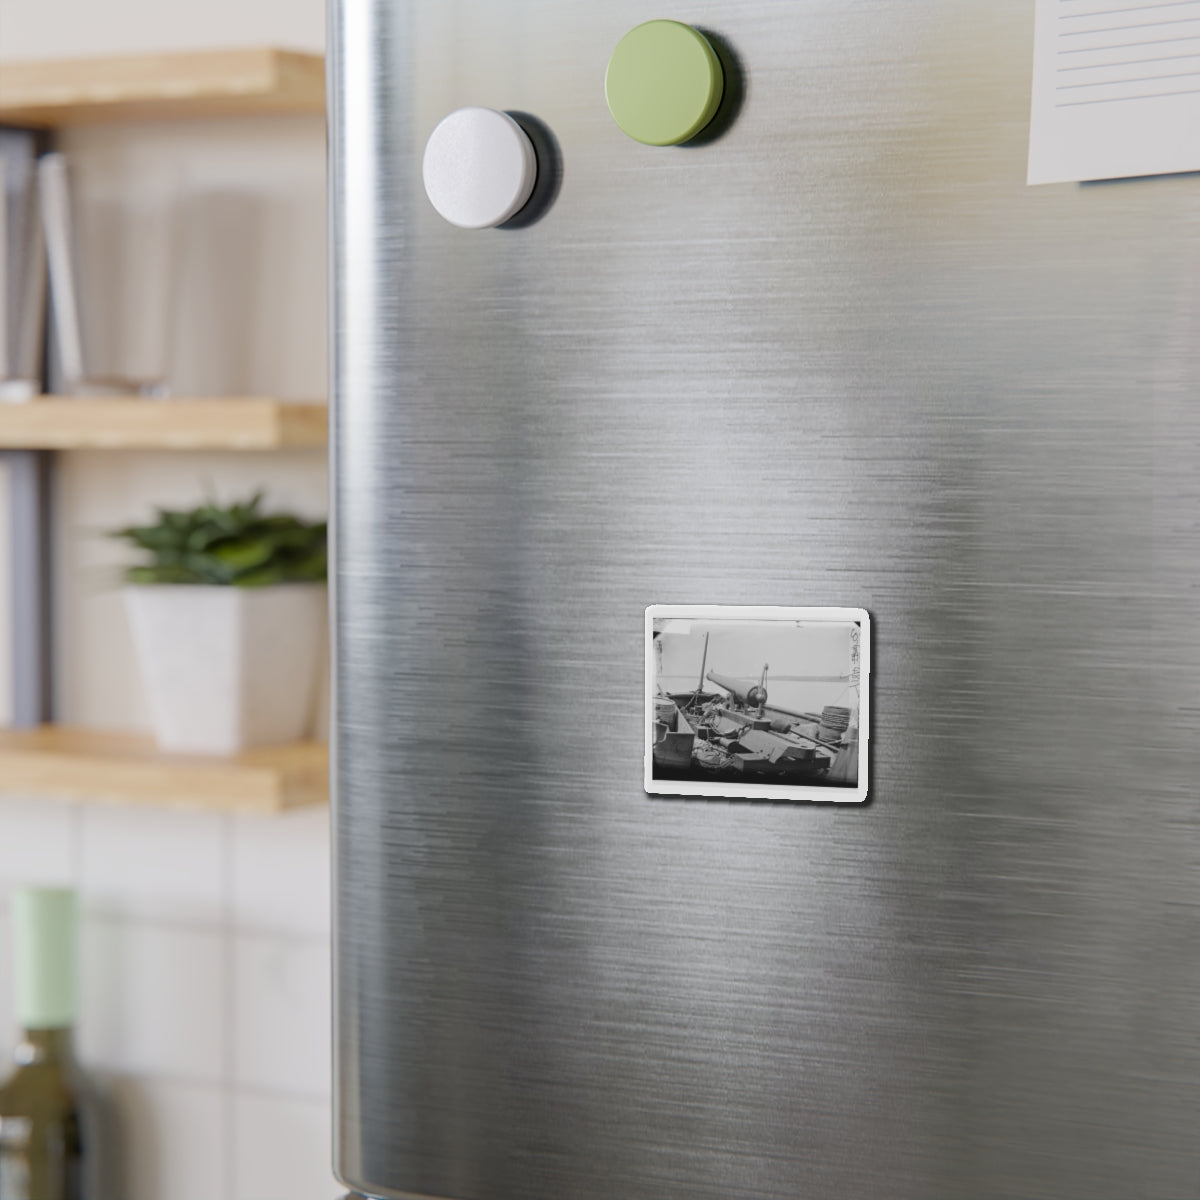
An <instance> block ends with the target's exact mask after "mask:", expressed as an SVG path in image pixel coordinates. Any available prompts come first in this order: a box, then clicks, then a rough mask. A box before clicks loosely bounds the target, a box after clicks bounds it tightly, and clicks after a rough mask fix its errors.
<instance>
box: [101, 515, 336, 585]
mask: <svg viewBox="0 0 1200 1200" xmlns="http://www.w3.org/2000/svg"><path fill="white" fill-rule="evenodd" d="M262 499H263V498H262V493H261V492H260V493H259V494H258V495H255V496H252V497H251V498H250V499H249V500H248V501H246V502H245V503H244V504H231V505H229V507H228V508H222V507H220V506H219V505H216V504H204V505H201V506H200V507H199V508H193V509H189V510H186V511H183V512H172V511H170V510H168V509H165V508H160V509H159V510H158V520H157V521H156V522H155V523H154V524H153V525H131V526H129V527H128V528H127V529H118V530H114V532H113V533H112V535H111V536H113V537H115V538H119V539H120V540H122V541H126V542H130V543H131V544H132V545H134V546H136V547H137V548H138V549H139V550H145V551H147V552H148V553H149V554H150V555H151V561H150V562H149V563H148V564H144V565H141V566H135V567H129V568H127V569H126V571H125V580H126V582H128V583H203V584H215V585H220V586H225V587H267V586H268V585H270V584H273V583H316V582H322V581H323V580H324V579H325V575H326V568H327V558H326V524H325V522H324V521H303V520H301V519H300V518H299V517H295V516H291V515H289V514H286V513H276V514H271V515H267V514H265V513H264V512H263V511H262Z"/></svg>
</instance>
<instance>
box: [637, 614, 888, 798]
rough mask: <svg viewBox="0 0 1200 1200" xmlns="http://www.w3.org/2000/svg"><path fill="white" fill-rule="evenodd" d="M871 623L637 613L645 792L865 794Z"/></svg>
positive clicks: (837, 617) (861, 618)
mask: <svg viewBox="0 0 1200 1200" xmlns="http://www.w3.org/2000/svg"><path fill="white" fill-rule="evenodd" d="M870 672H871V618H870V616H869V615H868V614H867V612H866V610H865V609H861V608H766V607H754V606H751V607H733V606H727V605H682V604H654V605H651V606H650V607H649V608H648V609H646V791H647V792H648V793H649V794H650V795H652V796H704V797H708V798H710V799H715V798H721V797H724V798H725V799H728V800H764V801H793V802H797V803H811V802H813V801H820V802H825V803H841V804H859V803H861V802H862V801H863V800H865V799H866V798H867V738H868V712H867V705H868V697H869V694H870V687H869V681H870Z"/></svg>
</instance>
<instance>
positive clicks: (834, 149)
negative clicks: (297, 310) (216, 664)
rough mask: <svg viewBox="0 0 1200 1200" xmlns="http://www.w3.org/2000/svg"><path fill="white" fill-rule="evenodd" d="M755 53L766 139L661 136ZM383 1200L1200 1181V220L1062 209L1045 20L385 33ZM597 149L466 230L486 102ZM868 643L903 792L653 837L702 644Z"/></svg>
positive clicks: (380, 583)
mask: <svg viewBox="0 0 1200 1200" xmlns="http://www.w3.org/2000/svg"><path fill="white" fill-rule="evenodd" d="M660 16H661V17H675V18H678V19H680V20H683V21H687V22H690V23H693V24H696V25H698V26H700V27H702V28H705V29H709V30H712V31H715V32H716V33H717V34H719V35H721V36H722V37H723V38H724V39H726V41H727V42H728V45H729V47H730V48H731V49H732V51H733V53H734V54H736V57H737V60H738V61H739V62H740V63H741V64H742V68H743V71H744V97H743V101H742V105H741V110H740V113H739V114H738V116H737V120H736V122H735V123H734V124H733V125H732V126H731V127H730V128H729V129H728V131H727V132H726V133H725V134H724V136H722V137H720V138H719V139H717V140H715V141H711V142H710V143H709V144H707V145H704V146H700V147H685V148H680V149H669V150H662V149H653V148H650V147H647V146H642V145H639V144H637V143H635V142H633V141H631V140H629V139H628V138H627V137H625V136H624V135H623V134H622V133H621V132H620V131H619V130H618V129H617V127H616V126H615V124H614V123H613V121H612V120H611V118H610V117H609V115H608V112H607V111H606V108H605V103H604V93H603V78H604V69H605V63H606V60H607V57H608V54H609V53H610V51H611V49H612V47H613V46H614V45H615V44H616V42H617V41H618V39H619V38H620V37H621V36H622V35H623V34H624V33H625V32H626V31H627V30H628V29H629V28H630V27H632V26H633V25H635V24H637V23H638V22H639V21H642V20H646V19H648V18H651V17H660ZM332 34H333V37H332V46H331V63H332V85H333V86H332V100H333V121H332V167H333V179H332V200H333V237H334V249H333V254H334V301H335V309H334V314H335V315H334V324H335V337H336V353H335V358H336V362H335V368H334V370H335V376H334V393H335V395H334V400H335V409H334V438H335V445H334V451H333V459H334V466H335V469H336V473H337V480H336V514H335V525H336V540H337V580H336V609H337V613H336V630H337V654H338V661H337V672H336V678H337V730H336V757H337V781H336V793H337V795H336V802H335V822H336V875H337V883H336V890H337V914H336V930H337V948H336V971H335V973H336V1021H337V1104H336V1107H337V1145H338V1169H339V1172H340V1175H341V1177H342V1178H343V1179H344V1180H345V1182H346V1183H347V1184H348V1185H350V1186H351V1187H353V1188H354V1189H357V1190H359V1191H361V1192H363V1193H365V1194H370V1195H375V1196H381V1197H395V1196H407V1195H427V1196H438V1197H454V1198H456V1200H485V1198H486V1200H518V1198H520V1200H563V1198H567V1197H569V1198H570V1200H601V1198H603V1200H611V1198H612V1197H620V1198H622V1200H684V1198H685V1197H686V1198H688V1200H699V1198H710V1200H729V1198H731V1197H736V1198H738V1200H750V1198H754V1200H796V1198H797V1197H804V1200H835V1198H836V1200H844V1198H845V1197H860V1196H872V1195H874V1196H887V1197H890V1198H892V1200H906V1198H911V1200H933V1198H939V1197H944V1198H945V1200H962V1197H965V1196H970V1197H972V1198H974V1200H993V1198H994V1200H1001V1198H1010V1197H1018V1196H1019V1197H1022V1198H1024V1200H1036V1198H1046V1200H1076V1198H1078V1200H1094V1198H1095V1197H1097V1196H1108V1197H1115V1196H1145V1197H1154V1198H1161V1200H1166V1198H1167V1197H1184V1196H1195V1195H1197V1193H1198V1192H1200V1139H1198V1138H1197V1132H1196V1113H1197V1111H1198V1106H1200V999H1198V997H1200V953H1198V951H1197V918H1198V916H1200V816H1198V808H1197V785H1198V782H1200V748H1198V747H1200V739H1198V736H1197V735H1198V733H1200V728H1198V726H1200V719H1198V718H1200V639H1198V638H1197V637H1196V630H1197V618H1198V616H1200V614H1198V612H1197V605H1198V597H1200V553H1198V550H1200V546H1198V537H1197V529H1198V522H1200V485H1198V484H1197V482H1196V457H1197V446H1198V444H1200V181H1198V180H1197V178H1196V177H1195V176H1190V177H1189V176H1180V177H1176V178H1167V179H1158V180H1149V181H1138V182H1128V183H1119V184H1111V185H1100V186H1087V187H1079V186H1054V187H1045V188H1037V189H1029V188H1026V186H1025V184H1024V175H1025V152H1026V136H1027V120H1028V103H1029V84H1030V63H1031V49H1032V7H1031V6H1030V5H1027V4H1022V5H1016V4H988V3H984V2H983V0H970V2H967V3H964V2H963V0H876V2H872V3H864V4H844V3H827V2H818V0H805V2H798V0H758V2H757V3H748V2H747V0H693V3H691V4H687V5H685V4H682V3H679V2H678V0H664V2H663V3H662V4H660V5H659V6H657V7H653V8H648V7H647V6H646V5H645V4H642V3H635V2H634V0H605V2H604V3H581V2H578V0H506V2H503V3H501V2H498V0H475V2H466V0H335V2H334V4H333V12H332ZM467 104H479V105H485V106H491V107H495V108H499V109H506V110H510V111H518V112H526V113H530V114H533V115H535V116H536V117H538V118H540V119H541V120H543V121H544V122H545V123H546V124H547V125H548V127H549V128H550V129H551V130H552V131H553V133H554V135H555V137H556V139H557V142H558V145H559V147H560V150H561V157H562V164H563V166H562V181H561V191H560V194H559V195H558V198H557V201H556V203H555V204H554V206H553V208H552V209H551V210H550V211H549V213H548V214H547V215H546V216H545V217H544V219H542V220H541V221H540V222H538V223H537V224H534V225H532V226H531V227H529V228H526V229H523V230H500V231H486V232H482V233H472V232H467V231H464V230H460V229H455V228H453V227H451V226H450V225H448V224H446V223H445V222H444V221H442V220H441V219H440V218H439V217H438V216H437V215H436V213H435V212H434V211H433V210H432V208H431V207H430V205H429V204H428V202H427V200H426V198H425V196H424V194H423V191H422V186H421V152H422V149H423V146H424V142H425V139H426V138H427V136H428V134H429V132H430V131H431V130H432V129H433V127H434V125H435V124H436V123H437V122H438V121H439V120H440V118H441V117H443V116H444V115H445V114H446V113H448V112H450V111H451V110H452V109H455V108H458V107H460V106H462V105H467ZM656 602H657V603H692V602H699V603H736V604H746V603H762V604H783V605H790V604H831V605H845V606H862V607H865V608H867V609H869V610H870V612H871V613H872V616H873V626H874V647H873V649H874V654H873V673H874V689H873V693H874V694H873V704H872V722H871V725H872V743H871V744H872V765H871V772H872V774H871V779H872V796H873V799H872V801H871V802H870V803H869V804H868V805H866V806H864V807H862V808H855V809H845V808H840V807H839V808H836V809H835V808H832V807H830V808H826V807H818V806H810V807H789V806H761V805H752V804H744V803H743V804H725V803H705V802H684V801H677V802H672V801H664V800H652V799H650V798H648V797H647V796H646V795H645V793H644V792H643V789H642V720H643V614H644V610H645V608H646V606H647V605H648V604H651V603H656Z"/></svg>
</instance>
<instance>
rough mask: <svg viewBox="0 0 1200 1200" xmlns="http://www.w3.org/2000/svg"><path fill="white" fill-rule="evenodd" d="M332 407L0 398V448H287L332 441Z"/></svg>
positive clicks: (245, 400) (235, 400)
mask: <svg viewBox="0 0 1200 1200" xmlns="http://www.w3.org/2000/svg"><path fill="white" fill-rule="evenodd" d="M327 425H328V410H327V409H326V406H325V405H324V404H312V403H303V404H300V403H297V404H292V403H288V402H286V401H282V400H272V399H269V398H267V397H263V396H235V397H223V398H221V399H188V400H140V399H118V400H92V399H68V398H63V397H56V396H41V397H38V398H37V399H35V400H27V401H24V402H16V403H7V404H5V403H0V449H8V450H286V449H291V448H303V447H320V446H324V445H325V444H326V440H327Z"/></svg>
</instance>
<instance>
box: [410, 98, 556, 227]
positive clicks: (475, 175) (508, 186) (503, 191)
mask: <svg viewBox="0 0 1200 1200" xmlns="http://www.w3.org/2000/svg"><path fill="white" fill-rule="evenodd" d="M421 173H422V176H423V177H424V180H425V194H426V195H427V196H428V197H429V202H430V203H431V204H432V205H433V207H434V208H436V209H437V210H438V212H439V213H441V215H442V216H443V217H445V218H446V220H447V221H449V222H450V224H451V225H458V226H460V227H461V228H463V229H492V228H494V227H495V226H497V225H503V224H504V222H505V221H507V220H509V219H510V218H512V217H515V216H516V215H517V213H518V212H520V211H521V209H522V208H523V207H524V206H525V202H526V201H527V200H528V199H529V197H530V194H531V193H532V192H533V185H534V183H535V182H536V180H537V155H536V154H535V153H534V149H533V143H532V142H531V141H530V140H529V136H528V135H527V134H526V132H525V130H523V129H522V128H521V126H520V125H518V124H517V123H516V121H514V120H513V119H512V117H510V116H509V115H508V113H503V112H497V111H496V110H495V109H494V108H460V109H458V110H457V111H456V112H452V113H451V114H450V115H449V116H448V117H444V118H443V119H442V121H441V122H440V123H439V124H438V127H437V128H436V129H435V130H434V131H433V133H431V134H430V135H429V141H428V142H427V143H426V145H425V159H424V162H423V163H422V167H421Z"/></svg>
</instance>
